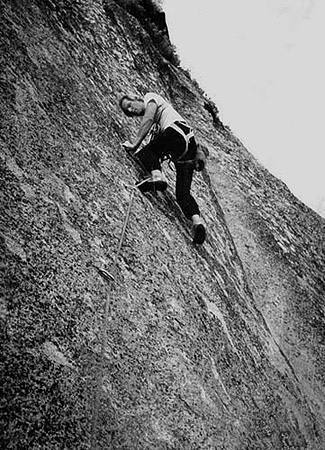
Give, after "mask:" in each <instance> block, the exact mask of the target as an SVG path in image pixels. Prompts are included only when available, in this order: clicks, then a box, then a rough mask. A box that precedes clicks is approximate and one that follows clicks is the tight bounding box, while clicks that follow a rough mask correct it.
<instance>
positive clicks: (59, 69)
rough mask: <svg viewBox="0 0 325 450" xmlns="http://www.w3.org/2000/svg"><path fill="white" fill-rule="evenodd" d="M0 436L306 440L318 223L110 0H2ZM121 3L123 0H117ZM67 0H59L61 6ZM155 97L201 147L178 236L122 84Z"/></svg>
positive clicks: (317, 309) (316, 395)
mask: <svg viewBox="0 0 325 450" xmlns="http://www.w3.org/2000/svg"><path fill="white" fill-rule="evenodd" d="M0 3H1V16H2V27H1V31H0V33H1V38H0V39H1V40H0V43H1V78H0V84H1V110H0V113H1V126H2V130H1V140H0V146H1V159H0V162H1V184H2V201H1V253H2V255H3V260H2V262H1V273H2V276H3V277H2V278H3V280H4V281H3V283H2V285H3V296H2V299H1V304H0V319H1V324H2V328H1V333H2V339H1V341H2V362H1V366H2V367H1V369H2V370H1V378H2V379H1V388H2V396H1V408H2V414H1V428H2V430H1V432H2V442H3V448H48V449H56V448H69V449H70V448H71V449H72V448H78V449H79V448H80V449H82V448H89V445H90V441H91V422H92V414H93V410H92V403H93V398H94V393H95V382H96V381H95V380H96V374H97V373H98V368H99V365H100V340H101V333H100V329H101V323H102V320H103V310H104V304H105V301H106V299H107V296H109V299H110V317H109V322H108V329H107V335H108V339H107V345H106V346H105V353H104V378H103V383H102V387H101V390H100V409H99V434H98V443H99V447H100V448H124V449H133V448H138V449H143V448H161V449H163V448H170V449H172V448H184V449H185V448H186V449H188V448H193V449H196V448H206V449H209V448H220V449H221V448H224V449H245V448H247V449H254V448H256V449H282V448H283V449H287V448H295V449H304V448H306V449H307V448H308V449H322V448H324V447H325V418H324V416H325V398H324V372H325V370H324V369H325V364H324V344H325V340H324V291H325V285H324V266H325V254H324V235H325V233H324V231H325V229H324V228H325V223H324V220H323V219H321V218H320V217H319V216H318V215H317V214H316V213H314V212H313V211H311V210H310V209H309V208H307V207H306V206H304V205H303V204H302V203H301V202H299V201H298V200H297V199H296V198H295V197H294V196H293V195H292V194H291V193H290V192H289V191H288V189H287V188H286V186H285V185H284V184H283V183H282V182H280V181H279V180H277V179H275V178H274V177H273V176H271V175H270V174H269V173H268V172H267V171H266V170H265V169H264V168H262V167H261V166H260V165H259V164H258V162H256V161H255V160H254V158H253V157H252V156H251V155H250V154H249V153H248V152H247V151H246V150H245V149H244V148H243V146H242V145H241V143H240V142H239V141H238V140H237V139H236V138H235V137H234V136H233V135H232V133H231V132H230V130H228V129H227V128H225V127H223V126H222V124H218V122H216V121H214V122H213V120H212V117H211V115H210V114H209V112H208V111H207V109H206V108H205V107H204V102H205V100H206V99H205V97H204V95H203V93H202V91H201V90H200V89H199V88H198V86H197V85H196V83H193V82H192V81H191V80H190V79H189V77H188V76H187V75H186V73H185V72H183V71H182V69H180V68H176V67H174V66H173V65H171V64H170V63H168V61H166V60H165V59H164V58H163V57H162V56H161V55H160V54H159V52H158V51H157V49H156V48H155V47H154V46H153V45H152V41H151V38H150V37H149V35H148V34H147V32H146V31H145V30H144V29H143V28H142V26H141V25H140V24H139V22H138V21H137V20H136V18H135V17H132V16H131V15H129V14H127V13H126V12H125V11H124V10H123V8H121V6H118V5H117V4H116V3H115V2H113V1H105V2H102V1H99V0H97V1H92V2H90V1H87V0H83V1H81V0H80V1H77V0H74V1H71V2H63V1H60V0H55V1H54V0H52V1H50V0H47V1H45V0H42V1H41V0H34V1H30V2H26V4H24V3H25V2H19V1H18V0H17V1H13V0H11V1H1V2H0ZM119 3H120V4H121V2H119ZM66 5H69V6H66ZM149 90H153V91H156V92H159V93H161V94H162V95H164V96H165V97H167V98H169V99H170V100H171V101H172V102H173V103H174V105H175V106H176V107H177V108H178V109H179V110H180V111H182V112H183V114H184V116H186V118H187V119H188V120H189V121H190V122H191V123H192V124H193V126H194V128H195V130H196V132H197V135H198V136H199V138H200V139H201V141H202V142H203V143H204V145H205V146H206V148H208V149H209V151H210V158H209V165H208V169H207V171H206V172H205V173H204V174H203V176H202V175H198V176H197V177H196V178H195V182H194V192H195V195H196V197H197V198H198V201H199V203H200V207H201V209H202V213H203V215H204V217H205V220H206V222H207V225H208V229H209V236H208V239H207V242H206V243H205V244H204V246H202V248H194V247H193V246H192V244H191V241H190V236H189V231H188V230H189V225H188V223H186V221H185V220H184V218H183V217H182V215H181V213H180V211H179V209H178V207H177V206H176V203H175V200H174V194H173V192H172V187H173V184H174V173H173V172H172V171H171V170H170V169H168V168H166V172H167V177H168V179H169V181H170V185H171V189H170V190H169V191H168V192H167V193H166V194H164V195H162V194H160V195H159V196H157V197H154V196H150V195H148V196H147V197H145V196H141V195H140V194H136V197H135V202H134V206H133V209H132V212H131V217H130V224H129V227H128V229H127V233H126V238H125V241H124V245H123V249H122V255H121V258H120V259H119V261H118V271H117V275H116V283H115V287H114V289H113V290H112V291H110V287H109V285H108V283H107V282H106V281H105V280H104V279H102V278H101V277H100V276H99V274H98V272H97V270H96V269H95V267H94V266H95V265H97V266H99V267H101V268H103V269H105V270H107V271H109V272H110V271H112V270H113V264H114V257H115V254H116V250H117V246H118V240H119V237H120V234H121V230H122V226H123V221H124V217H125V213H126V210H127V206H128V202H129V200H130V195H131V192H130V188H129V187H128V185H130V184H132V183H133V182H134V181H135V180H136V179H137V176H138V173H137V169H136V167H135V166H134V164H132V162H131V161H130V160H129V159H128V158H127V157H126V156H125V154H124V152H123V150H122V148H121V145H120V143H121V141H123V140H125V139H127V138H129V137H130V136H132V135H134V133H135V130H136V127H137V122H136V121H132V120H130V119H128V120H126V118H125V117H122V116H121V114H120V111H119V109H118V98H119V96H120V95H121V94H122V93H124V92H130V91H131V92H136V93H139V94H144V93H145V92H147V91H149Z"/></svg>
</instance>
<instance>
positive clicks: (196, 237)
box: [192, 223, 206, 244]
mask: <svg viewBox="0 0 325 450" xmlns="http://www.w3.org/2000/svg"><path fill="white" fill-rule="evenodd" d="M192 236H193V244H203V242H204V241H205V236H206V231H205V227H204V225H203V224H202V223H199V224H196V225H193V228H192Z"/></svg>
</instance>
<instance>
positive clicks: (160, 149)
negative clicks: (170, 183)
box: [138, 128, 200, 219]
mask: <svg viewBox="0 0 325 450" xmlns="http://www.w3.org/2000/svg"><path fill="white" fill-rule="evenodd" d="M185 146H186V143H185V139H184V137H183V136H182V135H181V134H180V133H178V132H177V131H176V130H174V129H173V128H167V129H166V130H165V131H163V132H162V133H160V134H159V135H158V136H157V137H156V138H155V139H154V140H153V141H151V142H150V143H149V144H148V145H146V146H145V147H143V149H141V151H140V152H139V153H138V158H139V159H140V161H141V162H142V164H143V165H144V167H145V168H146V170H148V172H151V171H152V170H155V169H158V170H161V160H162V158H163V157H164V156H166V155H170V156H171V159H172V160H173V161H177V159H178V158H179V157H180V156H182V154H183V153H184V151H185ZM195 153H196V143H195V140H194V138H191V139H190V142H189V148H188V152H187V153H186V155H185V156H184V160H183V158H182V161H181V162H175V167H176V200H177V203H178V204H179V206H180V207H181V209H182V211H183V213H184V214H185V216H186V217H187V218H188V219H190V218H191V217H192V216H193V215H194V214H200V210H199V207H198V205H197V203H196V201H195V200H194V198H193V196H192V195H191V193H190V190H191V184H192V178H193V171H194V167H193V165H192V164H186V163H185V164H183V162H184V161H185V162H186V161H187V160H191V159H193V158H194V156H195Z"/></svg>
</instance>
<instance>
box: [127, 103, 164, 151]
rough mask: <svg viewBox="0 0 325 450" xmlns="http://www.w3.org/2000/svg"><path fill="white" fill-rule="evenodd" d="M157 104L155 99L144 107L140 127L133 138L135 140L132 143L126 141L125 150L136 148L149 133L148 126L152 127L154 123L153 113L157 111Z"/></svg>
mask: <svg viewBox="0 0 325 450" xmlns="http://www.w3.org/2000/svg"><path fill="white" fill-rule="evenodd" d="M157 108H158V106H157V104H156V102H155V101H153V100H152V101H150V102H149V103H148V105H147V107H146V109H145V112H144V116H143V118H142V121H141V125H140V128H139V130H138V132H137V136H136V138H135V141H134V142H133V143H131V142H129V141H126V142H125V143H124V144H123V146H124V147H125V148H126V149H127V150H136V149H137V148H138V147H139V146H140V144H141V142H142V141H143V139H144V138H145V137H146V136H147V134H148V133H149V130H150V128H151V127H152V124H153V123H154V118H155V114H156V112H157Z"/></svg>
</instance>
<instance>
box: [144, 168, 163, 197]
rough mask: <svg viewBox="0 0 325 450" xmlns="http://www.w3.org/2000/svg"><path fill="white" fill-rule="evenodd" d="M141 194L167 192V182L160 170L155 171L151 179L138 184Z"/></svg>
mask: <svg viewBox="0 0 325 450" xmlns="http://www.w3.org/2000/svg"><path fill="white" fill-rule="evenodd" d="M138 187H139V189H140V191H141V192H156V191H165V190H166V189H167V181H166V179H165V177H164V175H163V173H162V172H161V171H160V170H154V171H152V173H151V176H150V177H149V178H146V179H144V180H143V181H142V182H140V183H138Z"/></svg>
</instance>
